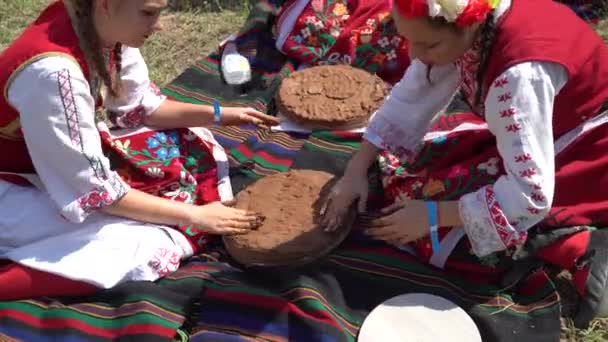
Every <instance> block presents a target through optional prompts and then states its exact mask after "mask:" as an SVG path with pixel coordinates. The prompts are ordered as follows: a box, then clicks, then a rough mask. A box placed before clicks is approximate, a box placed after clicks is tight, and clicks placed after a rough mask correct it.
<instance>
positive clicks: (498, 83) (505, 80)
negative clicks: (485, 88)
mask: <svg viewBox="0 0 608 342" xmlns="http://www.w3.org/2000/svg"><path fill="white" fill-rule="evenodd" d="M508 83H509V79H508V78H507V77H501V78H499V79H497V80H496V81H494V88H502V87H504V86H505V85H507V84H508Z"/></svg>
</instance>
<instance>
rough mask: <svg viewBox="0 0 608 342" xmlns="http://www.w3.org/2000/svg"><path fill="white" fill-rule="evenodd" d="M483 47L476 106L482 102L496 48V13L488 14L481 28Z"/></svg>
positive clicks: (481, 47) (481, 48) (480, 49)
mask: <svg viewBox="0 0 608 342" xmlns="http://www.w3.org/2000/svg"><path fill="white" fill-rule="evenodd" d="M480 35H481V39H480V43H481V46H480V47H479V67H478V69H477V75H476V81H477V93H476V94H475V106H479V105H480V103H481V101H482V98H481V97H482V95H483V94H482V90H483V88H484V87H483V82H484V81H485V73H486V71H487V69H488V64H489V62H490V54H491V53H492V49H493V48H494V40H495V38H496V24H495V22H494V11H491V12H490V13H488V16H487V17H486V21H485V22H484V23H483V26H482V27H481V32H480Z"/></svg>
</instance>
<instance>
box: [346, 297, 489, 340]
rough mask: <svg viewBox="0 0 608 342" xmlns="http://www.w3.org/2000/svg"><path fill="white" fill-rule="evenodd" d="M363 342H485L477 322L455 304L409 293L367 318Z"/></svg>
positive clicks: (386, 303)
mask: <svg viewBox="0 0 608 342" xmlns="http://www.w3.org/2000/svg"><path fill="white" fill-rule="evenodd" d="M357 341H359V342H444V341H450V342H451V341H454V342H481V335H480V334H479V329H477V326H476V325H475V322H473V319H471V317H470V316H469V315H468V314H467V313H466V312H465V311H464V310H463V309H461V308H460V307H459V306H458V305H456V304H454V303H453V302H451V301H449V300H447V299H445V298H442V297H438V296H434V295H430V294H426V293H409V294H405V295H401V296H397V297H393V298H391V299H389V300H387V301H385V302H384V303H382V304H380V305H379V306H377V307H376V308H374V310H372V312H371V313H370V314H369V315H368V316H367V317H366V318H365V321H364V322H363V325H362V326H361V330H360V331H359V337H358V339H357Z"/></svg>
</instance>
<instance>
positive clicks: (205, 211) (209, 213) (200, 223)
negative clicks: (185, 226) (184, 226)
mask: <svg viewBox="0 0 608 342" xmlns="http://www.w3.org/2000/svg"><path fill="white" fill-rule="evenodd" d="M195 208H196V209H195V211H194V212H193V215H192V216H193V217H192V225H194V226H195V227H196V228H199V229H201V230H203V231H205V232H208V233H210V234H218V235H229V234H244V233H247V232H249V231H251V230H254V229H257V228H259V227H260V226H261V225H262V223H263V222H264V220H265V217H264V216H262V215H260V214H258V213H254V212H251V211H246V210H240V209H235V208H231V207H229V206H227V205H226V204H223V203H220V202H213V203H209V204H206V205H203V206H198V207H195Z"/></svg>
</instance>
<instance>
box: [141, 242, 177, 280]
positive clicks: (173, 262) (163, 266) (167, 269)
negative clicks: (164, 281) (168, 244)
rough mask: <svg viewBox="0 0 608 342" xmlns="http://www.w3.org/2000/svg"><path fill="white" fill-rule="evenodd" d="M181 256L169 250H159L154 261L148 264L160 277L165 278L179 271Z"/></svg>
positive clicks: (153, 258)
mask: <svg viewBox="0 0 608 342" xmlns="http://www.w3.org/2000/svg"><path fill="white" fill-rule="evenodd" d="M180 260H181V256H180V255H179V254H178V253H176V252H175V251H172V250H170V249H167V248H159V249H158V250H157V251H156V253H155V254H154V257H152V260H150V262H149V263H148V266H150V267H151V268H152V269H154V271H156V272H157V273H158V275H159V277H164V276H166V275H167V274H169V273H172V272H175V271H177V269H178V268H179V264H180Z"/></svg>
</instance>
